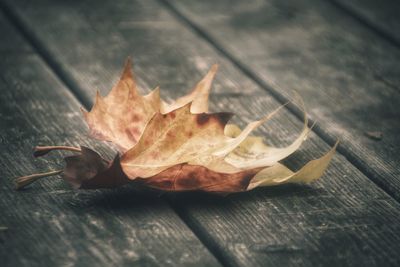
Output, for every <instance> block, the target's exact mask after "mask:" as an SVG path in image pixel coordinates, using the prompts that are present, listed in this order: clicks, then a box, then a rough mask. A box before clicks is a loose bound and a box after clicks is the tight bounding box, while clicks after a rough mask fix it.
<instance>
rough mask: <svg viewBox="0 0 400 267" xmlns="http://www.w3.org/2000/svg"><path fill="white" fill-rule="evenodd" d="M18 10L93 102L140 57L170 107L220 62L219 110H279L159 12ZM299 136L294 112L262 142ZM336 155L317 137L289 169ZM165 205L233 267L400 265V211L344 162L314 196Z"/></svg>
mask: <svg viewBox="0 0 400 267" xmlns="http://www.w3.org/2000/svg"><path fill="white" fill-rule="evenodd" d="M9 3H10V5H11V6H12V8H13V10H15V12H16V14H17V17H18V21H20V22H21V24H22V25H23V26H24V27H26V28H27V29H29V30H28V31H27V32H28V33H29V35H30V36H31V37H34V38H32V39H35V40H36V43H39V42H40V44H41V45H43V46H45V48H44V49H43V50H44V51H46V52H45V53H46V55H47V56H48V58H52V60H54V62H55V63H56V64H57V68H58V69H59V73H60V74H62V75H66V76H67V77H68V79H67V80H70V81H72V84H75V85H76V88H75V89H76V90H77V92H78V91H79V92H78V94H80V95H81V96H82V98H87V99H88V101H90V99H91V98H92V97H93V95H94V92H95V90H96V89H99V90H100V91H101V92H102V93H103V94H105V93H106V92H108V91H109V89H110V87H111V85H112V83H113V82H115V80H116V79H117V78H118V74H119V72H120V70H121V65H122V62H123V60H124V58H125V57H126V56H127V55H133V58H134V61H135V62H136V65H135V70H136V73H137V76H138V77H139V84H140V85H141V87H142V88H143V91H147V90H149V89H150V88H153V87H155V86H156V85H158V84H159V85H161V88H163V89H164V91H163V93H164V95H165V96H167V97H168V98H171V97H175V96H177V95H180V94H182V93H183V92H184V91H185V90H186V89H188V88H190V87H191V86H193V84H194V83H195V81H196V80H198V79H200V77H201V75H202V74H204V73H205V72H206V70H207V68H208V67H209V66H211V64H212V63H214V62H216V61H217V62H219V63H220V65H221V71H220V73H219V74H218V77H217V80H216V84H215V86H214V89H215V94H214V96H213V98H212V109H213V110H221V109H226V110H234V111H235V112H236V113H237V114H238V115H239V116H240V117H242V118H243V119H242V120H238V122H239V123H242V124H243V122H248V121H250V120H252V119H255V118H259V117H261V116H262V115H263V114H266V113H268V111H271V110H273V109H274V108H276V107H277V106H278V105H279V104H278V103H277V101H276V100H275V99H274V98H273V97H271V96H270V95H268V94H267V93H266V92H265V91H264V90H262V89H261V88H260V87H259V86H257V85H256V84H255V83H254V82H252V81H251V80H250V79H249V78H247V77H246V76H245V75H243V74H242V73H241V72H240V71H239V70H238V69H237V68H235V67H234V66H233V65H232V64H231V63H230V62H229V61H227V60H226V59H224V58H223V57H221V55H220V54H218V53H217V52H216V51H215V50H214V49H213V48H212V47H210V46H209V45H208V44H207V43H206V42H205V41H202V40H201V39H200V38H198V36H197V35H196V34H194V33H193V32H191V30H190V28H187V27H185V26H184V25H183V24H180V23H179V21H177V20H176V19H175V18H174V17H173V16H172V15H171V14H170V13H169V12H167V11H166V10H163V9H162V6H160V5H158V4H157V2H154V1H144V0H143V1H118V2H117V3H111V2H110V3H106V2H99V1H96V2H94V1H80V2H67V3H65V2H56V1H36V2H35V3H34V4H33V3H30V2H29V1H12V2H9ZM309 106H310V105H309ZM319 107H320V106H319V105H316V106H310V108H319ZM276 129H279V131H277V130H276ZM299 129H300V122H299V120H298V119H297V118H296V117H294V116H293V115H292V114H291V113H290V112H287V111H285V112H283V113H282V114H281V116H280V117H279V118H277V120H274V121H272V122H271V123H270V124H268V126H266V127H263V128H262V130H261V131H260V133H262V134H264V135H267V134H268V135H269V136H270V139H269V142H270V143H273V144H281V142H283V143H286V144H287V143H288V142H290V140H293V139H294V137H295V135H296V133H298V131H299ZM279 140H281V142H280V141H279ZM327 149H328V146H327V145H326V143H325V142H323V141H322V140H321V139H320V138H318V137H317V136H315V135H312V136H311V137H310V140H309V141H308V142H307V143H306V144H305V145H304V147H303V148H302V149H301V151H300V152H299V153H296V155H295V157H294V158H292V159H291V160H289V161H288V164H289V166H290V167H293V168H295V167H299V165H300V163H304V162H305V161H306V160H307V159H311V158H314V157H317V156H319V155H321V153H322V151H326V150H327ZM166 199H168V200H169V201H170V202H171V204H172V205H173V206H174V207H176V210H178V212H179V214H180V216H181V217H182V218H184V220H185V221H186V222H187V223H188V224H189V226H190V227H191V228H192V229H193V230H194V231H195V232H196V233H197V235H199V236H200V238H201V239H202V241H203V242H204V243H205V244H206V245H207V246H208V247H209V248H210V249H211V250H212V251H213V253H215V255H216V256H217V257H218V258H219V260H220V261H221V262H222V263H223V264H224V265H226V266H266V265H271V266H276V265H278V266H338V265H353V266H382V265H385V266H396V265H398V264H399V261H400V259H399V256H398V251H399V249H400V242H399V241H400V226H399V225H398V223H397V221H398V218H400V212H399V208H400V205H399V204H398V203H397V202H396V201H395V200H393V198H391V197H390V196H389V195H387V194H386V193H385V192H383V191H382V190H381V189H379V188H378V187H377V186H376V185H375V184H373V183H372V182H371V181H370V180H369V179H368V177H366V176H364V175H363V174H362V173H361V172H360V171H358V170H357V169H356V168H355V167H354V166H353V165H352V164H350V163H349V162H348V161H346V159H345V158H344V157H343V156H341V155H337V156H336V157H335V159H334V161H333V164H332V165H331V167H330V168H329V171H328V172H327V173H326V175H325V176H324V178H323V179H321V180H320V181H318V182H316V183H314V184H312V185H310V186H284V187H277V188H270V189H261V190H257V191H254V192H250V193H247V194H237V195H232V196H229V197H213V196H209V195H204V194H183V195H182V194H176V195H174V194H169V195H167V196H166Z"/></svg>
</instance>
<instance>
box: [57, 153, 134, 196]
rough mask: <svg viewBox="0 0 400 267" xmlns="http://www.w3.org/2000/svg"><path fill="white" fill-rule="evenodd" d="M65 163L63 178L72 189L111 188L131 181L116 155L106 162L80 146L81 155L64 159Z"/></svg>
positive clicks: (96, 154)
mask: <svg viewBox="0 0 400 267" xmlns="http://www.w3.org/2000/svg"><path fill="white" fill-rule="evenodd" d="M65 162H66V167H65V170H64V175H63V178H64V179H65V180H66V181H68V182H69V183H70V184H71V185H72V186H73V187H74V188H83V189H95V188H112V187H117V186H120V185H124V184H126V183H128V182H130V181H131V180H129V179H128V177H127V176H126V175H125V173H124V172H123V171H122V169H121V164H120V159H119V156H118V155H117V156H116V157H115V158H114V160H113V161H111V162H108V161H107V160H105V159H103V158H102V157H101V156H100V155H99V154H98V153H97V152H95V151H93V150H92V149H90V148H87V147H84V146H81V153H79V154H77V155H73V156H68V157H66V158H65Z"/></svg>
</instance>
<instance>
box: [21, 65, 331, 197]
mask: <svg viewBox="0 0 400 267" xmlns="http://www.w3.org/2000/svg"><path fill="white" fill-rule="evenodd" d="M216 71H217V66H216V65H214V66H213V67H212V68H211V70H210V71H209V72H208V73H207V75H206V76H205V77H204V78H203V79H202V80H201V81H200V82H199V83H198V84H197V85H196V86H195V87H194V89H193V90H192V92H191V93H189V94H188V95H185V96H183V97H181V98H178V99H177V100H176V101H175V102H173V103H171V104H167V103H166V102H164V101H163V100H161V99H160V93H159V89H158V88H156V89H155V90H154V91H152V92H151V93H150V94H148V95H146V96H142V95H140V94H139V92H138V91H137V87H136V82H135V80H134V78H133V74H132V70H131V61H130V59H128V60H127V62H126V64H125V68H124V71H123V73H122V76H121V78H120V80H119V81H118V83H117V84H116V85H115V86H114V88H113V89H112V90H111V92H110V93H109V94H108V95H107V96H106V97H104V98H103V97H101V96H100V94H97V96H96V102H95V105H94V106H93V108H92V110H91V111H90V112H85V111H84V117H85V119H86V121H87V123H88V126H89V129H90V133H91V135H92V136H93V137H95V138H97V139H100V140H105V141H111V142H113V143H114V144H116V145H117V146H118V147H119V148H120V150H121V151H122V156H121V159H120V157H119V156H118V155H117V156H116V157H115V159H114V160H113V161H111V162H109V161H107V160H104V159H103V158H102V157H101V156H100V155H99V154H98V153H97V152H95V151H93V150H91V149H89V148H86V147H81V148H76V147H67V146H41V147H36V149H35V152H34V155H35V156H36V157H39V156H43V155H45V154H47V153H48V152H50V151H52V150H56V149H58V150H60V149H61V150H69V151H73V152H79V154H76V155H73V156H68V157H66V158H65V161H66V167H65V170H64V179H65V180H67V181H68V182H70V183H71V184H72V185H73V186H74V187H75V188H83V189H92V188H110V187H116V186H120V185H123V184H126V183H128V182H130V181H135V182H138V183H141V184H143V185H145V186H148V187H152V188H157V189H159V190H164V191H193V190H198V191H206V192H217V193H232V192H241V191H248V190H251V189H254V188H256V187H260V186H272V185H278V184H283V183H290V182H297V183H308V182H311V181H314V180H315V179H318V178H319V177H321V175H322V174H323V173H324V171H325V169H326V168H327V167H328V165H329V162H330V161H331V159H332V156H333V154H334V152H335V149H336V146H337V144H336V145H335V146H334V147H333V148H332V149H331V150H330V151H329V152H327V153H326V154H325V155H324V156H322V157H321V158H319V159H315V160H312V161H310V162H308V163H307V164H305V165H304V167H302V168H301V169H300V170H298V171H296V172H293V171H291V170H290V169H288V168H287V167H285V166H284V165H282V164H281V163H279V161H280V160H282V159H284V158H286V157H288V156H289V155H291V154H292V153H293V152H295V151H296V150H297V149H298V148H299V147H300V145H301V144H302V143H303V141H304V140H305V139H306V137H307V135H308V133H309V132H310V130H311V129H309V128H308V126H307V125H308V121H307V116H306V113H305V112H304V114H305V116H304V126H303V130H302V131H301V133H300V134H299V136H298V137H297V138H296V139H295V140H294V141H293V143H292V144H291V145H289V146H287V147H283V148H276V147H271V146H268V145H266V144H265V143H264V141H263V138H260V137H254V136H249V135H250V133H251V132H252V131H253V130H254V129H255V128H257V127H258V126H260V125H261V124H262V123H264V122H266V121H268V120H270V119H271V118H272V117H273V116H274V115H275V114H276V113H277V112H278V111H279V110H281V109H282V107H283V106H284V105H283V106H281V107H279V108H277V109H276V110H275V111H274V112H272V113H271V114H268V115H267V116H265V117H264V118H262V119H260V120H258V121H253V122H251V123H249V124H248V125H247V126H246V127H245V128H244V129H243V130H240V129H239V128H238V127H237V126H236V125H227V122H228V121H229V119H230V118H231V116H232V114H231V113H227V112H221V113H205V112H207V111H208V97H209V92H210V88H211V83H212V80H213V79H214V76H215V73H216ZM300 101H301V99H300ZM301 103H302V101H301ZM302 109H303V110H304V104H302ZM59 173H60V170H58V171H50V172H47V173H42V174H35V175H30V176H24V177H20V178H19V179H18V180H17V188H22V187H24V186H26V185H27V184H29V183H31V182H33V181H35V180H37V179H39V178H41V177H46V176H50V175H56V174H59Z"/></svg>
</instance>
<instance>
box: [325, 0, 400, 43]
mask: <svg viewBox="0 0 400 267" xmlns="http://www.w3.org/2000/svg"><path fill="white" fill-rule="evenodd" d="M331 1H332V2H333V3H334V4H336V5H337V6H338V7H340V8H342V9H344V10H345V11H346V12H348V13H349V14H350V15H352V16H354V17H356V18H357V19H358V20H360V22H362V23H363V24H366V25H367V26H368V27H371V28H373V29H374V30H376V31H377V32H378V34H380V35H383V36H384V37H385V38H387V39H388V40H390V41H392V42H393V43H395V44H396V45H397V46H400V31H399V28H400V18H399V13H400V2H399V1H396V0H383V1H374V0H348V1H346V0H331Z"/></svg>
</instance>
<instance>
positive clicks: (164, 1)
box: [157, 0, 400, 202]
mask: <svg viewBox="0 0 400 267" xmlns="http://www.w3.org/2000/svg"><path fill="white" fill-rule="evenodd" d="M157 1H158V2H159V3H160V4H161V5H163V6H164V7H165V8H166V9H167V10H169V11H170V13H171V14H172V15H173V16H175V17H176V18H177V19H178V20H180V21H181V22H182V23H183V24H184V25H186V26H187V27H189V28H190V29H192V30H193V32H195V33H196V34H197V35H198V36H199V37H200V38H202V39H204V40H205V41H207V42H208V43H209V44H210V46H212V47H213V48H214V49H215V50H216V51H217V52H219V53H220V54H221V55H222V56H223V57H225V58H227V59H228V60H229V61H230V62H231V63H232V64H233V65H234V66H235V67H236V68H238V69H239V70H240V71H241V72H242V73H243V74H244V75H246V76H247V77H249V78H250V79H251V80H253V81H254V82H255V83H256V84H257V85H258V86H260V87H261V88H262V89H264V90H265V91H266V92H268V93H269V94H270V95H271V96H272V97H273V98H275V99H276V100H277V101H278V102H279V103H281V104H285V103H288V102H289V101H290V99H288V98H287V97H285V96H284V95H283V94H282V93H280V92H279V90H278V89H276V88H274V87H273V86H271V85H269V84H267V83H266V82H265V81H263V79H262V78H260V77H259V76H258V75H257V74H256V73H255V72H253V71H252V69H251V68H249V67H247V66H246V65H245V64H243V63H242V62H241V61H240V60H238V59H236V58H235V56H233V55H232V54H231V53H229V52H228V51H227V50H226V49H224V47H223V46H222V45H221V44H220V43H218V42H217V41H216V40H215V39H214V38H212V37H211V36H210V35H209V34H208V33H207V32H206V31H205V30H203V29H202V27H201V26H198V25H197V24H196V23H195V22H193V21H191V20H190V19H189V18H187V17H186V16H185V15H184V14H183V13H182V12H180V11H179V10H178V9H177V8H175V7H174V6H173V4H171V3H169V2H168V0H157ZM331 1H332V4H333V5H334V6H335V7H336V8H339V9H340V10H343V12H345V11H346V10H344V8H341V7H339V4H338V5H336V4H335V3H333V2H335V0H331ZM345 13H346V12H345ZM346 14H347V15H350V16H352V14H351V13H350V12H348V13H346ZM352 17H353V16H352ZM353 18H354V17H353ZM355 19H356V20H357V21H359V22H361V23H362V24H363V26H366V27H368V28H372V30H373V31H374V32H376V33H377V34H378V35H379V36H380V37H382V38H384V39H385V40H387V41H389V42H390V43H392V44H394V45H395V46H396V47H400V44H398V43H397V41H396V40H395V39H394V38H392V37H391V36H389V35H387V34H386V33H385V32H383V31H380V30H378V29H377V28H375V27H373V25H371V24H370V23H367V22H365V23H364V22H363V21H364V20H363V19H359V18H358V17H356V18H355ZM387 36H389V39H388V38H387ZM286 107H287V108H288V110H289V111H290V112H291V113H292V114H293V115H294V116H295V117H297V118H298V119H299V120H301V121H302V120H303V116H304V115H303V112H302V110H301V109H300V108H299V107H297V106H296V105H294V104H293V103H291V102H290V103H289V104H288V105H287V106H286ZM314 123H315V121H314V120H312V119H309V120H308V126H309V127H311V126H312V125H313V124H314ZM312 131H313V132H315V133H316V134H317V136H319V137H320V138H321V139H322V140H323V141H324V142H325V143H327V144H328V145H330V146H333V145H334V144H335V143H336V141H337V140H336V139H335V138H333V137H331V136H330V135H329V134H328V132H327V131H326V130H325V129H323V128H322V127H320V126H319V125H318V124H316V125H315V126H314V127H313V128H312ZM339 141H340V140H339ZM336 151H337V152H338V153H340V154H341V155H343V156H344V157H345V158H346V159H347V160H348V161H349V162H350V163H351V164H352V165H353V166H354V167H355V168H357V169H358V170H359V171H360V172H361V173H363V174H364V175H365V176H366V177H368V179H370V180H371V181H372V182H373V183H374V184H375V185H377V186H378V187H379V188H381V189H382V190H383V191H384V192H385V193H386V194H388V195H389V196H390V197H391V198H393V199H394V200H395V201H397V202H400V199H397V198H396V196H395V195H394V193H392V192H391V190H390V189H389V188H388V187H387V186H386V185H385V184H384V183H382V182H381V181H380V179H379V176H378V175H376V174H375V173H373V172H372V171H370V170H368V169H367V168H366V167H365V166H364V164H363V163H362V162H361V161H360V159H359V157H358V156H357V155H356V153H354V152H351V151H350V150H348V149H346V148H345V147H343V146H342V145H341V144H339V146H338V147H337V149H336Z"/></svg>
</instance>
